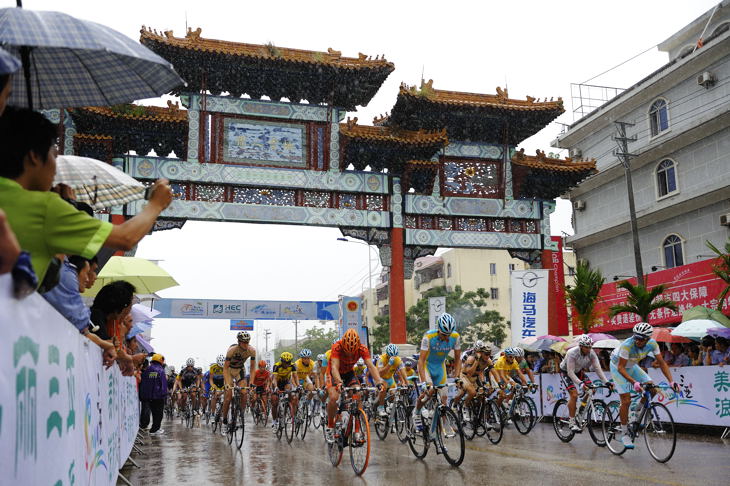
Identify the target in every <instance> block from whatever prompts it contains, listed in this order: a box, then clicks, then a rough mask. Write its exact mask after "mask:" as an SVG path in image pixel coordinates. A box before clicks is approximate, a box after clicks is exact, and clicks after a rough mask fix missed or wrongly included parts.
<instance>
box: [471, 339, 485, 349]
mask: <svg viewBox="0 0 730 486" xmlns="http://www.w3.org/2000/svg"><path fill="white" fill-rule="evenodd" d="M474 349H475V350H477V351H489V345H488V344H487V343H485V342H484V341H482V340H481V339H477V341H476V342H475V343H474Z"/></svg>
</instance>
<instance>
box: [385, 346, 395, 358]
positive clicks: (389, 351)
mask: <svg viewBox="0 0 730 486" xmlns="http://www.w3.org/2000/svg"><path fill="white" fill-rule="evenodd" d="M385 354H387V355H388V356H398V346H396V345H395V344H389V345H387V346H386V347H385Z"/></svg>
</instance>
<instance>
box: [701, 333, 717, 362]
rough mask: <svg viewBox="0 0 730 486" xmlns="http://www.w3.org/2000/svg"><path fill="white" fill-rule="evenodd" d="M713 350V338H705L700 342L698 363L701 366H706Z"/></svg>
mask: <svg viewBox="0 0 730 486" xmlns="http://www.w3.org/2000/svg"><path fill="white" fill-rule="evenodd" d="M714 349H715V338H714V337H712V336H705V337H703V338H702V341H700V361H701V362H702V366H707V365H709V364H710V362H711V360H712V351H714Z"/></svg>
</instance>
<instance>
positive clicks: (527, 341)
mask: <svg viewBox="0 0 730 486" xmlns="http://www.w3.org/2000/svg"><path fill="white" fill-rule="evenodd" d="M535 341H537V338H536V337H535V336H530V337H526V338H525V339H523V340H522V341H520V343H522V344H532V343H534V342H535Z"/></svg>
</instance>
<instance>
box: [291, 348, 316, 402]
mask: <svg viewBox="0 0 730 486" xmlns="http://www.w3.org/2000/svg"><path fill="white" fill-rule="evenodd" d="M294 368H295V369H296V373H297V383H298V384H299V386H301V387H303V388H304V389H305V390H307V402H309V401H310V400H312V392H313V391H314V384H313V383H312V380H314V379H315V375H314V360H312V351H310V350H309V349H302V350H301V351H299V359H298V360H296V361H295V362H294Z"/></svg>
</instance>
